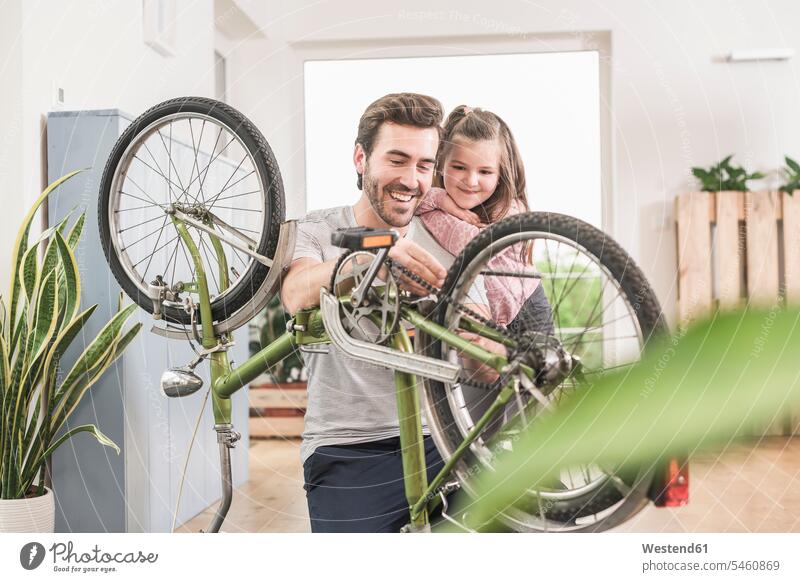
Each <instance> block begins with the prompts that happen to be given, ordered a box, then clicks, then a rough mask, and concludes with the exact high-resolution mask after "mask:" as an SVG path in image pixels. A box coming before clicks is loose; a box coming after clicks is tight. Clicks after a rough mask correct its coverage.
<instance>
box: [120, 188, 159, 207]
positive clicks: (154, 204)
mask: <svg viewBox="0 0 800 582" xmlns="http://www.w3.org/2000/svg"><path fill="white" fill-rule="evenodd" d="M119 193H120V194H122V195H124V196H129V197H130V198H136V200H140V201H141V202H153V204H152V205H151V206H148V207H146V208H152V207H153V206H156V207H158V208H161V209H162V210H163V209H164V207H163V206H161V205H160V204H158V203H157V202H154V201H153V200H145V199H144V198H141V197H140V196H136V195H135V194H131V193H130V192H123V191H122V190H120V191H119Z"/></svg>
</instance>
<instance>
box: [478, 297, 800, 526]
mask: <svg viewBox="0 0 800 582" xmlns="http://www.w3.org/2000/svg"><path fill="white" fill-rule="evenodd" d="M799 399H800V311H797V310H777V309H774V310H772V311H766V310H756V309H747V310H743V311H739V312H730V313H725V314H718V315H716V316H714V317H713V318H712V319H709V320H706V321H702V322H698V323H697V324H696V325H693V326H692V327H690V328H689V329H688V330H686V331H685V333H683V334H681V335H676V336H674V337H669V338H663V339H661V340H660V341H657V342H652V343H651V345H650V346H649V347H648V350H647V351H646V353H645V355H644V356H643V358H642V360H641V361H640V362H638V363H637V364H635V365H634V366H632V367H630V368H627V369H625V370H621V371H617V372H614V373H608V374H606V375H605V376H603V377H602V378H599V379H595V380H594V381H593V382H592V383H591V384H588V385H587V386H586V389H585V390H584V391H582V392H580V393H576V394H574V395H573V397H572V398H571V399H569V400H566V401H564V403H563V405H561V406H559V408H558V409H557V410H555V411H553V412H552V414H548V415H547V416H542V417H541V418H539V419H538V420H537V422H536V423H534V425H533V426H531V427H530V428H529V429H528V430H527V431H526V432H525V433H524V434H523V435H522V436H520V437H519V440H518V441H517V442H516V443H515V445H514V450H513V451H512V452H510V453H508V454H507V455H502V456H501V457H500V458H498V459H497V460H496V463H497V464H496V469H497V470H496V471H484V472H482V473H481V474H480V475H479V476H478V477H477V479H476V483H475V486H476V493H477V496H476V499H478V501H477V502H475V503H474V504H473V505H472V506H471V507H470V508H469V512H468V515H469V524H470V525H471V526H472V527H477V528H478V529H491V524H492V520H493V517H494V516H495V515H496V514H497V512H498V511H502V509H503V508H507V507H509V506H510V505H512V504H513V503H514V501H515V500H517V499H519V498H520V497H521V496H522V495H523V492H524V491H525V490H526V489H528V488H535V486H536V485H537V484H538V483H539V482H540V481H541V480H543V479H545V478H546V477H547V475H548V473H549V472H551V471H552V470H553V469H554V468H556V467H558V466H564V465H571V464H580V463H591V462H594V463H597V464H598V465H601V466H609V465H617V464H622V465H624V466H634V465H637V464H647V465H650V464H652V463H653V461H655V460H656V459H657V458H659V457H662V456H663V455H665V454H669V453H675V452H681V451H683V452H687V451H688V452H689V453H690V454H691V452H692V451H694V450H695V449H696V448H697V447H699V446H709V445H710V446H713V445H715V444H716V445H723V444H725V443H728V442H729V441H730V440H731V439H733V438H735V437H737V436H739V435H741V434H742V433H748V432H749V431H752V427H753V425H754V424H756V423H759V422H770V421H772V420H775V419H776V418H777V416H778V414H779V411H780V410H782V408H783V407H784V406H785V405H786V404H787V403H797V402H798V400H799Z"/></svg>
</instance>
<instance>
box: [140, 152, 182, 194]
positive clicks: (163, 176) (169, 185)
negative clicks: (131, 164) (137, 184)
mask: <svg viewBox="0 0 800 582" xmlns="http://www.w3.org/2000/svg"><path fill="white" fill-rule="evenodd" d="M150 155H152V154H150ZM133 159H134V160H138V161H139V162H141V163H142V164H144V165H145V166H147V167H148V168H150V169H151V170H152V171H153V172H155V173H156V174H158V175H159V176H161V177H162V178H164V179H165V180H167V186H168V187H169V191H170V193H172V186H175V187H176V188H177V187H178V185H177V184H172V183H171V182H170V181H169V178H167V177H166V176H165V175H164V174H163V173H162V172H161V171H160V170H156V169H155V168H154V167H153V166H151V165H150V164H148V163H147V162H145V161H144V160H143V159H142V158H140V157H139V156H137V155H136V154H133ZM171 199H172V197H171V196H170V200H171Z"/></svg>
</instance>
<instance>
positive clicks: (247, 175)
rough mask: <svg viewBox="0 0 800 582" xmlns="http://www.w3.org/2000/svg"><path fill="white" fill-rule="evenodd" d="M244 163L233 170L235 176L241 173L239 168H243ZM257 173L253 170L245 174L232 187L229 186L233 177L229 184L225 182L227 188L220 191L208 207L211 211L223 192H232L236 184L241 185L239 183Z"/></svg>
mask: <svg viewBox="0 0 800 582" xmlns="http://www.w3.org/2000/svg"><path fill="white" fill-rule="evenodd" d="M243 161H244V160H242V162H243ZM242 162H239V165H238V166H236V169H234V170H233V173H234V174H236V172H238V171H239V168H240V167H241V165H242ZM255 173H256V171H255V170H251V171H250V172H249V173H247V174H245V175H244V176H242V177H241V178H239V179H238V180H236V181H235V182H234V183H233V184H230V185H229V184H228V182H230V180H231V178H233V175H232V176H231V178H228V182H225V186H224V187H223V188H222V190H220V191H219V192H217V194H216V195H215V196H214V198H212V199H211V200H210V201H209V202H210V204H209V206H208V209H209V210H211V209H212V208H214V204H216V202H217V200H218V199H219V197H220V195H221V194H222V193H223V192H226V191H227V190H230V189H231V188H233V187H234V186H236V184H239V183H240V182H241V181H242V180H244V179H245V178H248V177H249V176H252V175H253V174H255Z"/></svg>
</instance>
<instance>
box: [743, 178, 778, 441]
mask: <svg viewBox="0 0 800 582" xmlns="http://www.w3.org/2000/svg"><path fill="white" fill-rule="evenodd" d="M778 194H779V193H778V192H746V193H745V223H746V226H747V295H748V301H749V302H750V304H751V305H754V306H759V307H764V308H770V307H774V308H777V307H778V305H779V304H778V293H779V274H778V268H779V266H778V217H779V216H780V202H781V199H780V197H779V196H778ZM786 414H787V412H786V411H784V412H781V413H780V414H778V415H777V416H776V419H775V420H774V421H773V422H771V423H766V424H759V425H755V424H754V426H753V434H755V435H764V436H772V435H782V434H784V429H785V426H784V425H785V424H786V421H785V417H786Z"/></svg>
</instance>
